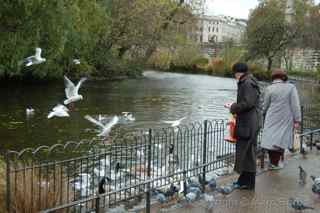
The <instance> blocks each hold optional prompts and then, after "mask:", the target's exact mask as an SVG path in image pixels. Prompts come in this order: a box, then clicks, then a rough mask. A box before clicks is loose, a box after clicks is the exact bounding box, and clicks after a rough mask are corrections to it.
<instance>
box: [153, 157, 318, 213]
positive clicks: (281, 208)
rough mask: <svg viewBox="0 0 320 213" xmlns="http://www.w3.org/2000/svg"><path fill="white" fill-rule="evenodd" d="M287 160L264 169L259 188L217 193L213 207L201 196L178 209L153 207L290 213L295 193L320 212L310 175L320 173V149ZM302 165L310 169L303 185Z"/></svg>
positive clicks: (214, 212) (226, 212)
mask: <svg viewBox="0 0 320 213" xmlns="http://www.w3.org/2000/svg"><path fill="white" fill-rule="evenodd" d="M286 162H287V164H286V166H285V168H284V169H282V170H279V171H262V172H261V174H260V175H258V177H257V183H256V189H255V191H245V190H241V191H240V190H235V191H234V192H233V193H232V194H230V195H228V196H223V195H221V194H216V193H215V200H216V203H215V208H214V209H213V210H211V211H208V210H207V209H206V203H205V201H203V200H199V201H197V202H195V203H194V204H193V205H192V206H188V207H181V208H176V209H170V208H166V207H164V206H162V207H160V208H157V207H156V208H153V211H152V212H172V213H173V212H174V213H191V212H196V213H202V212H212V213H289V212H292V210H291V211H290V209H289V208H288V198H289V197H295V198H299V199H300V200H302V201H304V202H305V204H308V205H311V206H313V207H314V208H315V210H308V211H305V212H318V213H320V198H319V197H318V196H316V195H314V194H313V193H312V191H311V186H312V181H311V179H310V178H309V176H310V175H315V176H320V152H319V151H314V152H313V153H310V154H308V155H307V157H306V158H303V157H302V156H300V155H296V156H288V157H286ZM299 165H301V166H302V167H303V168H304V169H305V170H306V171H307V173H308V179H307V184H306V185H305V186H300V185H299V183H298V177H299V170H298V166H299ZM235 179H236V176H233V177H230V178H228V180H226V179H224V181H227V182H230V181H232V180H235ZM220 184H221V183H220ZM220 184H219V185H220Z"/></svg>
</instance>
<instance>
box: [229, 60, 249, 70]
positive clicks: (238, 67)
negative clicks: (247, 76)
mask: <svg viewBox="0 0 320 213" xmlns="http://www.w3.org/2000/svg"><path fill="white" fill-rule="evenodd" d="M232 72H233V73H237V72H240V73H247V72H248V66H247V64H245V63H241V62H238V63H235V64H234V65H233V66H232Z"/></svg>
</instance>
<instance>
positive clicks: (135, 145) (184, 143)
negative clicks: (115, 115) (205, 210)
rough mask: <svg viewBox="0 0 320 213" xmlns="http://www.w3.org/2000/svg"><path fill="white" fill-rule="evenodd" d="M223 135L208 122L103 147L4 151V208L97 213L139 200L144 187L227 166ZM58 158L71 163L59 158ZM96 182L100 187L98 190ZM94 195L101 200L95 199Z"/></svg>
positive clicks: (230, 149) (218, 123)
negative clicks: (103, 209)
mask: <svg viewBox="0 0 320 213" xmlns="http://www.w3.org/2000/svg"><path fill="white" fill-rule="evenodd" d="M225 130H226V121H224V120H212V121H205V122H203V123H194V124H191V125H189V126H180V127H178V128H168V129H161V130H152V129H150V130H149V131H148V132H141V133H139V134H136V133H135V134H128V135H125V136H124V137H118V138H116V139H115V140H114V141H112V143H110V144H107V145H101V142H100V143H99V142H98V143H97V141H83V142H80V143H75V142H69V143H67V144H65V145H61V144H56V145H54V146H52V147H47V146H42V147H39V148H37V149H35V150H33V149H25V150H23V151H21V152H12V151H9V152H8V154H7V157H6V162H7V171H6V173H7V201H6V202H7V208H8V210H10V211H13V212H15V211H16V212H37V211H41V210H46V212H55V211H58V212H60V211H61V210H62V209H65V211H71V212H74V211H75V212H88V211H91V210H95V211H98V210H97V208H98V207H99V209H102V208H107V207H109V206H111V205H113V204H116V203H119V202H121V201H134V200H137V198H142V197H143V196H144V194H145V193H146V192H148V193H150V188H160V187H163V186H167V185H170V184H172V183H177V182H179V181H180V180H183V179H185V178H188V177H198V176H200V175H201V176H202V177H204V176H205V174H206V173H208V172H211V171H213V170H215V169H218V168H223V167H228V166H229V167H231V166H232V165H231V164H232V163H233V158H234V145H233V144H230V143H228V142H226V141H225V140H224V138H225V135H226V131H225ZM84 147H85V148H84ZM66 151H67V152H66ZM83 152H86V153H87V154H85V155H84V154H83ZM61 153H63V155H68V156H72V158H70V157H65V159H63V157H64V156H61ZM52 156H54V157H52ZM47 159H61V160H49V161H48V160H47ZM99 183H100V185H102V184H103V185H104V187H102V186H100V188H99ZM99 191H100V193H102V194H103V195H100V196H98V194H99V193H98V192H99ZM148 193H147V194H148ZM148 196H149V195H148ZM148 196H147V197H148ZM149 197H150V196H149ZM98 198H100V199H98ZM97 201H99V202H98V204H97ZM50 209H51V210H50Z"/></svg>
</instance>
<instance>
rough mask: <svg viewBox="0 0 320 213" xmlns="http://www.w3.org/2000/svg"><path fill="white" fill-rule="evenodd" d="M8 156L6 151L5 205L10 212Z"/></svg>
mask: <svg viewBox="0 0 320 213" xmlns="http://www.w3.org/2000/svg"><path fill="white" fill-rule="evenodd" d="M10 167H11V165H10V158H9V152H7V153H6V179H7V181H6V182H7V186H6V187H7V189H6V206H7V211H8V212H10V205H11V180H10Z"/></svg>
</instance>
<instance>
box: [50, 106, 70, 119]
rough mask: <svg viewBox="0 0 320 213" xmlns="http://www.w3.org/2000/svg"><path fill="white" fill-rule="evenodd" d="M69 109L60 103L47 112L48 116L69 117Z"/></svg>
mask: <svg viewBox="0 0 320 213" xmlns="http://www.w3.org/2000/svg"><path fill="white" fill-rule="evenodd" d="M68 112H69V109H68V108H67V107H66V106H64V105H62V104H58V105H57V106H55V107H53V109H52V111H51V112H50V113H49V115H48V118H52V117H54V116H57V117H69V113H68Z"/></svg>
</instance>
